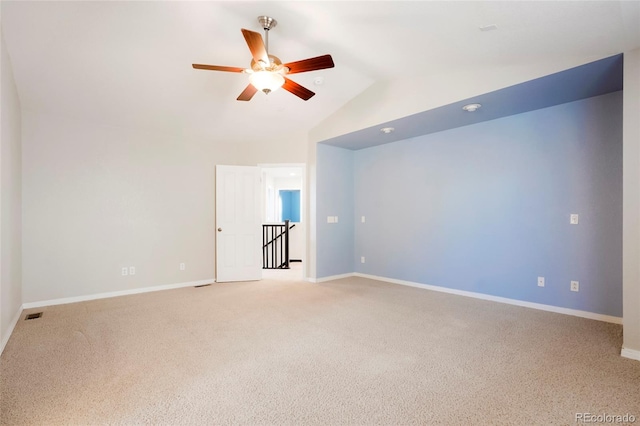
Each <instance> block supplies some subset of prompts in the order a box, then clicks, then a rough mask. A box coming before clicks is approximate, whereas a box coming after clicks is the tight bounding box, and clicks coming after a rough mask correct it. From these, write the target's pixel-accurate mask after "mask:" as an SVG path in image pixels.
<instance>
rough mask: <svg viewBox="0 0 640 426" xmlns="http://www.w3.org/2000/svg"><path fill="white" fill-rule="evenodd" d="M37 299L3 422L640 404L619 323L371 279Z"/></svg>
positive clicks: (293, 419) (403, 419) (551, 418)
mask: <svg viewBox="0 0 640 426" xmlns="http://www.w3.org/2000/svg"><path fill="white" fill-rule="evenodd" d="M40 310H42V311H44V316H43V317H42V318H41V319H37V320H30V321H22V320H21V321H20V322H19V324H18V326H17V327H16V330H15V332H14V334H13V336H12V337H11V339H10V340H9V343H8V345H7V347H6V349H5V351H4V354H3V355H2V358H1V361H0V373H1V374H2V376H1V386H2V389H1V397H2V400H1V402H0V408H1V410H2V412H1V415H0V420H1V422H2V424H7V425H23V424H24V425H26V424H41V425H76V424H83V425H84V424H124V425H134V424H159V425H181V424H188V425H196V424H197V425H204V424H208V425H209V424H260V425H265V424H278V425H280V424H296V425H298V424H300V425H304V424H318V425H320V424H322V425H327V424H330V425H340V424H367V425H369V424H464V425H470V424H474V425H476V424H522V425H533V424H540V425H546V424H574V423H575V413H576V412H590V413H594V414H602V413H607V414H620V415H622V414H625V413H631V414H634V415H635V416H636V417H640V362H637V361H632V360H628V359H624V358H621V357H620V356H619V352H620V345H621V327H620V326H617V325H612V324H607V323H603V322H597V321H592V320H586V319H581V318H575V317H570V316H564V315H559V314H553V313H548V312H541V311H535V310H530V309H526V308H520V307H514V306H509V305H503V304H498V303H493V302H487V301H480V300H474V299H470V298H465V297H461V296H453V295H448V294H443V293H437V292H431V291H426V290H420V289H415V288H410V287H402V286H397V285H392V284H386V283H381V282H376V281H371V280H367V279H362V278H350V279H344V280H339V281H334V282H330V283H324V284H309V283H303V282H300V281H283V280H278V281H275V280H264V281H262V282H251V283H235V284H214V285H212V286H210V287H203V288H185V289H179V290H169V291H163V292H156V293H147V294H143V295H135V296H126V297H119V298H113V299H105V300H99V301H92V302H84V303H77V304H70V305H64V306H56V307H49V308H44V309H40ZM31 311H33V310H31ZM638 422H640V419H639V420H638Z"/></svg>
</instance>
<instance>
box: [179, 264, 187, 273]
mask: <svg viewBox="0 0 640 426" xmlns="http://www.w3.org/2000/svg"><path fill="white" fill-rule="evenodd" d="M185 269H187V265H185V264H184V262H183V263H181V264H180V270H181V271H184V270H185Z"/></svg>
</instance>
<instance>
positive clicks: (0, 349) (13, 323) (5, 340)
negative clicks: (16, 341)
mask: <svg viewBox="0 0 640 426" xmlns="http://www.w3.org/2000/svg"><path fill="white" fill-rule="evenodd" d="M21 316H22V307H20V308H19V309H18V312H16V316H15V317H13V320H12V321H11V324H10V325H9V329H8V330H7V335H6V336H3V337H2V342H1V343H0V355H2V352H4V348H5V346H7V343H8V342H9V338H10V337H11V334H12V333H13V329H14V328H16V325H17V324H18V321H20V317H21Z"/></svg>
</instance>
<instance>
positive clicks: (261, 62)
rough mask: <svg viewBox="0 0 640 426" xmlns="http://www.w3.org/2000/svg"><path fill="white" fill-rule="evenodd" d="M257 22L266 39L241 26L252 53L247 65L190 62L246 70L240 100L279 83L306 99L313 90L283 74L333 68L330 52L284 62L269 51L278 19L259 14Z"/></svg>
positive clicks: (207, 67) (198, 66)
mask: <svg viewBox="0 0 640 426" xmlns="http://www.w3.org/2000/svg"><path fill="white" fill-rule="evenodd" d="M258 22H259V23H260V25H262V28H263V29H264V37H265V40H266V43H265V42H264V41H263V40H262V36H261V35H260V33H257V32H254V31H249V30H246V29H244V28H243V29H242V30H241V31H242V35H244V39H245V40H246V42H247V45H248V46H249V50H250V51H251V55H252V56H253V59H252V60H251V67H250V68H246V69H245V68H239V67H225V66H218V65H202V64H193V68H195V69H199V70H211V71H225V72H237V73H246V74H249V85H248V86H247V87H246V88H245V89H244V90H243V91H242V93H240V96H238V100H239V101H250V100H251V98H252V97H253V95H255V94H256V92H257V91H258V90H261V91H262V92H264V93H266V94H269V93H271V92H273V91H274V90H277V89H278V88H280V87H282V88H283V89H284V90H286V91H288V92H291V93H293V94H294V95H296V96H297V97H299V98H300V99H302V100H305V101H308V100H309V99H310V98H311V97H312V96H313V95H315V93H313V92H312V91H311V90H309V89H307V88H306V87H303V86H301V85H299V84H298V83H296V82H295V81H293V80H290V79H288V78H287V77H286V75H288V74H296V73H301V72H308V71H316V70H321V69H325V68H333V67H334V64H333V59H332V58H331V55H323V56H317V57H315V58H309V59H303V60H301V61H296V62H289V63H286V64H283V63H282V61H281V60H280V58H278V57H277V56H274V55H270V54H269V30H270V29H272V28H274V27H275V26H276V25H277V24H278V22H277V21H276V20H275V19H273V18H271V17H269V16H258Z"/></svg>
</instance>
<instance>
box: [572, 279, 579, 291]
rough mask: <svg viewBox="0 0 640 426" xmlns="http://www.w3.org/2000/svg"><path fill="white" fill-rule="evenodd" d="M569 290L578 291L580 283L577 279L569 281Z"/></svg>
mask: <svg viewBox="0 0 640 426" xmlns="http://www.w3.org/2000/svg"><path fill="white" fill-rule="evenodd" d="M571 291H580V283H579V282H578V281H571Z"/></svg>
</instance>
